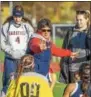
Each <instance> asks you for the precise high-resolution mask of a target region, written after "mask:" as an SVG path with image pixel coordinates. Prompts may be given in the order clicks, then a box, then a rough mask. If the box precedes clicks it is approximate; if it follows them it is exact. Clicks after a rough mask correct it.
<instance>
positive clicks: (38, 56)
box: [28, 19, 77, 76]
mask: <svg viewBox="0 0 91 97" xmlns="http://www.w3.org/2000/svg"><path fill="white" fill-rule="evenodd" d="M51 32H52V24H51V21H50V20H49V19H41V20H40V21H39V22H38V26H37V32H36V34H34V35H33V36H32V38H31V39H30V41H29V52H28V53H30V54H32V55H33V56H34V61H35V67H34V70H35V72H37V73H40V74H42V75H45V76H46V75H47V73H48V71H49V64H50V60H51V56H52V55H54V56H57V57H65V56H71V58H74V57H76V56H77V53H73V52H71V51H70V50H65V49H62V48H58V47H56V45H55V44H53V43H52V41H51Z"/></svg>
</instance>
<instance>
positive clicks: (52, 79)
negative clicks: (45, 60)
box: [49, 73, 57, 90]
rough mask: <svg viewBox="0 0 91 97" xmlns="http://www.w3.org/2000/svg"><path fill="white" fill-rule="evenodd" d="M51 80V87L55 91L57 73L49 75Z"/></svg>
mask: <svg viewBox="0 0 91 97" xmlns="http://www.w3.org/2000/svg"><path fill="white" fill-rule="evenodd" d="M49 78H50V87H51V89H52V90H53V88H54V86H55V83H56V82H57V76H56V74H55V73H49Z"/></svg>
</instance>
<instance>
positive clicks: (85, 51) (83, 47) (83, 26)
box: [60, 10, 91, 83]
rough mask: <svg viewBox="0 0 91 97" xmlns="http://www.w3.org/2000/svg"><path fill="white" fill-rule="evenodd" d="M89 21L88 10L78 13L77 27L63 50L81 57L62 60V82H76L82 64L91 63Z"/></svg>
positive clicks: (72, 30) (68, 35)
mask: <svg viewBox="0 0 91 97" xmlns="http://www.w3.org/2000/svg"><path fill="white" fill-rule="evenodd" d="M89 21H90V12H89V11H88V10H80V11H77V12H76V25H75V27H73V28H71V29H70V30H69V31H68V33H67V35H66V36H65V39H64V42H63V48H65V49H69V50H71V51H73V52H78V53H79V56H78V57H77V58H76V59H74V60H72V59H71V58H69V57H64V58H62V59H61V62H60V64H61V68H62V69H61V71H60V82H64V83H71V82H75V75H76V74H77V72H78V71H79V67H80V65H81V63H84V62H87V63H89V62H90V59H91V58H90V51H91V45H90V41H91V32H90V23H89Z"/></svg>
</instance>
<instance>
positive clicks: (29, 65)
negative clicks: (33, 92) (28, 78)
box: [14, 54, 34, 97]
mask: <svg viewBox="0 0 91 97" xmlns="http://www.w3.org/2000/svg"><path fill="white" fill-rule="evenodd" d="M33 67H34V58H33V56H32V55H30V54H26V55H24V56H23V57H22V58H21V60H20V64H19V65H18V70H17V77H16V81H15V83H16V87H15V91H14V97H15V94H16V89H17V85H18V81H19V78H20V76H21V74H22V73H24V72H31V71H33Z"/></svg>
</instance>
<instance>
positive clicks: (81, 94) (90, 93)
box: [63, 63, 91, 97]
mask: <svg viewBox="0 0 91 97" xmlns="http://www.w3.org/2000/svg"><path fill="white" fill-rule="evenodd" d="M79 76H80V81H78V82H76V83H71V84H69V85H68V86H67V88H66V90H65V92H64V96H63V97H91V82H90V79H91V75H90V65H89V64H87V63H83V64H82V65H81V67H80V70H79Z"/></svg>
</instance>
